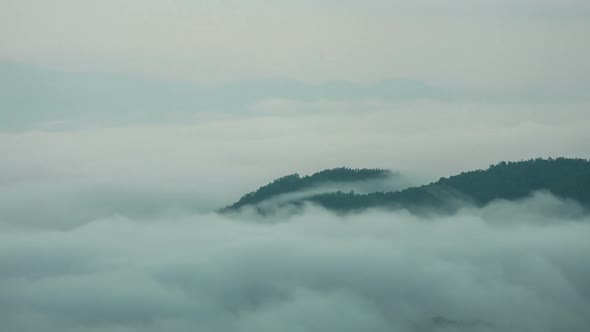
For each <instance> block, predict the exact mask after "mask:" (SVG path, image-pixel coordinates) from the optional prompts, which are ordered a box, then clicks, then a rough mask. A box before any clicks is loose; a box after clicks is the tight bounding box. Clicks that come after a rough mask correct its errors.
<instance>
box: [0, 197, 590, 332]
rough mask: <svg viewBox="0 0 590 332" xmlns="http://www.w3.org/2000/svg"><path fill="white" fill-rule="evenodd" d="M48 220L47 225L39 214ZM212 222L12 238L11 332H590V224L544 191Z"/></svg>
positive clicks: (4, 280) (91, 226)
mask: <svg viewBox="0 0 590 332" xmlns="http://www.w3.org/2000/svg"><path fill="white" fill-rule="evenodd" d="M39 218H41V219H42V218H43V217H42V216H40V217H39ZM258 218H259V217H255V216H254V215H251V214H250V215H248V214H244V215H242V216H238V217H233V218H229V219H228V218H226V217H223V216H220V215H217V214H214V213H207V214H184V215H176V216H174V217H165V218H152V219H149V220H146V219H141V218H137V219H133V218H128V217H125V216H121V215H119V216H117V215H113V216H111V217H108V218H101V219H96V220H92V221H91V222H89V223H81V224H79V225H75V226H74V227H71V228H68V229H67V230H64V229H60V228H59V227H53V228H52V227H43V228H32V227H29V228H19V227H14V226H11V225H6V224H2V232H1V235H0V294H1V295H0V309H1V310H0V321H1V322H2V326H3V327H2V329H3V330H7V331H39V330H43V331H49V332H52V331H108V332H111V331H194V330H205V331H277V330H281V331H587V329H588V327H589V326H590V318H589V317H590V287H589V286H588V283H587V280H589V278H590V268H589V267H590V255H589V254H590V243H589V242H588V240H587V238H588V234H590V233H589V232H590V217H589V216H588V215H587V214H585V213H584V212H583V210H581V208H579V207H577V205H576V204H575V203H574V202H567V201H561V200H559V199H557V198H555V197H552V196H551V195H549V194H547V193H538V194H536V195H535V196H533V197H531V198H528V199H526V200H522V201H519V202H496V203H493V204H491V205H489V206H487V207H485V208H481V209H480V208H471V207H468V206H466V207H465V208H464V209H462V210H461V211H460V212H459V213H457V214H456V215H453V216H446V217H429V218H427V219H423V218H419V217H417V216H415V215H412V214H410V213H407V212H404V211H398V212H391V211H369V212H366V213H362V214H355V215H350V216H336V215H334V214H332V213H330V212H327V211H324V210H322V209H319V208H315V207H313V206H308V207H307V208H306V209H305V211H304V212H303V213H300V214H296V215H292V216H290V217H285V218H284V219H283V220H281V221H280V222H277V223H262V222H260V221H261V220H259V219H258Z"/></svg>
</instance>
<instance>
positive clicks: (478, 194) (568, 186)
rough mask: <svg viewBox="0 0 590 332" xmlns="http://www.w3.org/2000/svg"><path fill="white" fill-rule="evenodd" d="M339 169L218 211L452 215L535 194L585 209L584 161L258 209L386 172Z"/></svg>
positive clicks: (589, 178)
mask: <svg viewBox="0 0 590 332" xmlns="http://www.w3.org/2000/svg"><path fill="white" fill-rule="evenodd" d="M338 170H340V171H338ZM343 170H347V169H345V168H341V169H336V170H327V171H323V172H319V173H316V174H314V175H312V176H308V177H304V178H300V177H299V176H298V175H296V174H295V175H291V176H287V177H283V178H281V179H278V180H275V181H274V182H273V183H271V184H269V185H267V186H264V187H261V188H260V189H259V190H257V191H255V192H252V193H250V194H247V195H245V196H244V197H242V199H240V200H239V201H238V202H237V203H235V204H232V205H230V206H228V207H226V208H225V209H223V210H222V211H223V212H231V211H235V210H238V209H239V208H241V207H244V206H247V205H250V206H253V207H255V208H256V209H257V210H258V211H259V212H260V213H263V214H264V213H269V212H272V210H273V209H278V208H280V207H282V206H284V205H294V206H301V205H302V204H304V203H306V202H309V203H314V204H317V205H320V206H322V207H324V208H326V209H329V210H333V211H337V212H352V211H358V210H364V209H368V208H389V209H402V208H403V209H408V210H410V211H412V212H420V211H427V210H437V211H447V212H452V211H454V210H455V209H457V207H458V206H460V205H463V204H464V203H465V202H469V203H471V204H473V205H475V206H484V205H486V204H489V203H490V202H492V201H494V200H498V199H505V200H516V199H520V198H525V197H528V196H530V195H532V194H533V193H534V192H536V191H541V190H545V191H548V192H550V193H552V194H553V195H555V196H557V197H561V198H566V199H572V200H575V201H578V202H579V203H580V204H582V205H584V206H590V161H589V160H586V159H569V158H557V159H552V158H550V159H541V158H538V159H532V160H527V161H518V162H500V163H498V164H495V165H492V166H490V167H489V168H488V169H486V170H475V171H470V172H464V173H461V174H459V175H455V176H451V177H448V178H444V177H443V178H441V179H439V180H438V181H436V182H433V183H430V184H427V185H423V186H420V187H411V188H407V189H405V190H401V191H391V192H382V191H378V192H372V193H368V194H357V193H354V192H342V191H337V192H325V193H319V194H313V195H309V196H305V197H302V198H296V199H293V200H291V201H288V202H282V203H281V204H280V205H277V206H270V207H269V206H264V207H261V206H260V205H259V203H261V202H263V201H265V200H268V199H270V198H272V197H275V196H276V195H279V194H281V193H284V192H287V191H297V190H301V189H302V188H305V186H306V185H307V186H310V185H311V184H310V183H314V181H317V180H319V179H322V178H329V179H330V180H331V181H350V180H351V179H353V178H354V179H357V180H363V176H364V177H365V178H371V177H373V178H374V176H387V174H391V173H388V172H387V171H384V170H356V171H355V170H348V173H347V172H346V171H343ZM355 172H358V173H355ZM355 174H356V175H355ZM355 176H357V177H355ZM458 203H460V204H458Z"/></svg>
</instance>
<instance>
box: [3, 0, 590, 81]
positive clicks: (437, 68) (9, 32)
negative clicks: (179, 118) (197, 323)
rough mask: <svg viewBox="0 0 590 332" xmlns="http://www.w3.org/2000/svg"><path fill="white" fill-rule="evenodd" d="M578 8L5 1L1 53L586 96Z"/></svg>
mask: <svg viewBox="0 0 590 332" xmlns="http://www.w3.org/2000/svg"><path fill="white" fill-rule="evenodd" d="M589 31H590V5H589V3H588V1H585V0H562V1H554V0H516V1H514V0H442V1H434V0H418V1H400V0H389V1H384V0H363V1H360V0H359V1H355V0H346V1H334V0H318V1H286V0H275V1H262V0H249V1H228V0H222V1H218V0H216V1H210V0H205V1H187V0H126V1H119V0H104V1H86V0H55V1H43V0H1V1H0V57H2V58H4V59H12V60H17V61H23V62H28V63H34V64H39V65H43V66H50V67H54V68H64V69H74V70H81V69H82V70H98V71H101V70H106V71H114V72H130V73H137V74H145V75H150V76H156V77H166V78H185V79H190V80H196V81H200V82H206V83H210V82H212V81H219V80H221V81H228V80H229V81H231V80H236V79H244V78H252V77H261V76H262V77H267V76H271V77H276V76H279V77H289V78H296V79H299V80H304V81H325V80H348V81H375V80H382V79H389V78H411V79H416V80H422V81H427V82H430V83H435V84H437V85H457V86H470V87H474V86H476V87H479V88H482V89H528V88H543V89H559V90H568V89H574V90H583V89H586V90H587V88H588V86H589V85H588V84H589V77H590V64H589V62H588V61H586V59H588V58H590V43H588V41H587V36H588V33H589Z"/></svg>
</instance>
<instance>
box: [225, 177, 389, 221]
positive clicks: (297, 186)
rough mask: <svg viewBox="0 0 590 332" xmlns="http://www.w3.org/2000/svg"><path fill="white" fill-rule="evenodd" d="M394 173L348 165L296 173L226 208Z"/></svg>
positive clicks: (259, 189) (227, 209)
mask: <svg viewBox="0 0 590 332" xmlns="http://www.w3.org/2000/svg"><path fill="white" fill-rule="evenodd" d="M392 175H393V173H391V172H390V171H388V170H384V169H367V168H363V169H358V168H356V169H354V168H347V167H340V168H334V169H327V170H323V171H320V172H317V173H314V174H312V175H306V176H303V177H301V176H300V175H299V174H297V173H295V174H291V175H287V176H283V177H281V178H278V179H276V180H274V181H273V182H271V183H269V184H267V185H265V186H262V187H260V188H258V189H257V190H255V191H253V192H250V193H248V194H246V195H244V196H242V198H240V200H239V201H237V202H236V203H234V204H232V205H230V206H228V207H226V208H225V209H224V210H225V211H230V210H235V209H239V208H241V207H243V206H246V205H253V204H258V203H260V202H263V201H265V200H267V199H270V198H273V197H276V196H278V195H281V194H286V193H292V192H297V191H301V190H306V189H311V188H314V187H316V186H319V185H323V184H327V183H349V182H358V181H367V180H375V179H382V178H387V177H390V176H392Z"/></svg>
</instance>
